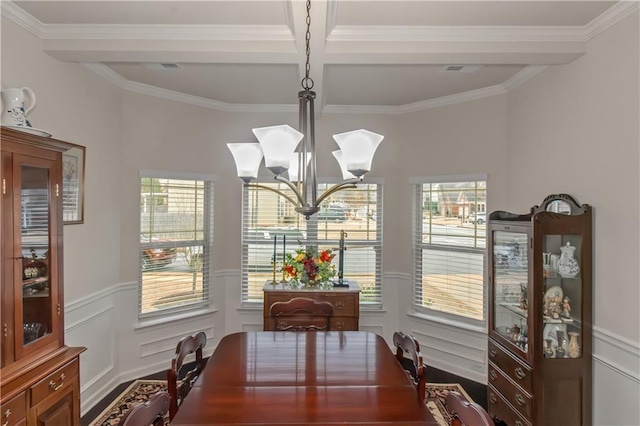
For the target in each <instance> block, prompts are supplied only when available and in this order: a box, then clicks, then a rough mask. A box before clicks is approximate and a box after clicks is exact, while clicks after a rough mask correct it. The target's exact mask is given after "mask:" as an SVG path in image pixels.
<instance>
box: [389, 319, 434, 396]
mask: <svg viewBox="0 0 640 426" xmlns="http://www.w3.org/2000/svg"><path fill="white" fill-rule="evenodd" d="M393 344H394V346H395V347H396V359H397V360H398V362H399V363H400V365H402V368H403V369H404V370H405V371H406V373H407V376H409V378H410V379H411V381H413V383H414V384H415V385H416V388H417V389H418V398H419V399H420V400H421V401H424V400H425V394H426V381H427V366H426V365H424V363H423V361H422V353H421V352H420V344H419V343H418V341H417V340H416V339H415V338H414V337H413V336H411V335H410V334H405V333H403V332H401V331H396V332H395V333H393ZM405 353H407V354H409V356H410V358H407V357H406V356H405Z"/></svg>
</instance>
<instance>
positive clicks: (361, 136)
mask: <svg viewBox="0 0 640 426" xmlns="http://www.w3.org/2000/svg"><path fill="white" fill-rule="evenodd" d="M333 139H335V141H336V143H337V144H338V146H339V147H340V150H341V151H342V163H344V165H345V168H346V169H347V170H348V171H349V172H351V173H353V174H354V175H355V176H357V177H361V176H362V175H364V174H365V173H367V172H368V171H369V170H371V161H372V160H373V154H375V152H376V149H377V148H378V145H380V142H382V139H384V136H382V135H379V134H377V133H373V132H370V131H368V130H364V129H360V130H353V131H351V132H346V133H340V134H337V135H333Z"/></svg>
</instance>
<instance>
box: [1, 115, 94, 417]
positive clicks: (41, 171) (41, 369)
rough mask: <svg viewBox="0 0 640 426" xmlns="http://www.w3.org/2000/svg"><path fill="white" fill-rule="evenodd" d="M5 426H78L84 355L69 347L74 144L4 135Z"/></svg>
mask: <svg viewBox="0 0 640 426" xmlns="http://www.w3.org/2000/svg"><path fill="white" fill-rule="evenodd" d="M0 136H1V139H0V144H1V145H0V151H1V154H2V157H1V158H2V163H1V172H2V174H1V180H0V182H1V185H2V187H1V189H2V192H1V209H0V224H1V229H2V238H1V240H2V243H1V245H0V254H1V267H2V269H1V273H0V274H1V275H0V278H1V280H2V281H1V282H2V288H1V303H2V305H1V306H2V311H1V313H0V317H1V321H2V322H1V324H2V328H1V334H0V338H1V341H2V349H1V350H0V424H1V425H3V426H5V425H6V426H12V425H27V426H32V425H39V426H45V425H46V426H58V425H60V426H75V425H80V382H79V355H80V353H81V352H82V351H83V350H84V348H71V347H67V346H66V345H65V343H64V298H63V294H64V286H63V283H64V280H63V271H62V265H63V262H62V245H63V244H62V153H63V152H64V151H65V150H67V149H69V148H70V147H71V145H69V144H67V143H65V142H62V141H58V140H55V139H51V138H44V137H41V136H38V135H32V134H29V133H25V132H21V131H16V130H12V129H7V128H5V127H2V130H1V133H0Z"/></svg>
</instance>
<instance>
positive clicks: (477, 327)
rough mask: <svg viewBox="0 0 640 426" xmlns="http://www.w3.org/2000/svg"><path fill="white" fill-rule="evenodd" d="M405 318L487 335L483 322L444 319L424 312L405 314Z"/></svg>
mask: <svg viewBox="0 0 640 426" xmlns="http://www.w3.org/2000/svg"><path fill="white" fill-rule="evenodd" d="M407 316H409V317H412V318H415V319H417V320H421V321H429V322H435V323H438V324H442V325H446V326H449V327H455V328H459V329H462V330H467V331H471V332H474V333H487V326H486V324H485V322H484V321H474V320H469V321H465V320H461V319H454V318H449V317H445V316H442V315H434V314H428V313H426V312H419V311H413V312H409V313H407Z"/></svg>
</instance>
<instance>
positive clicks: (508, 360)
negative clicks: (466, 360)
mask: <svg viewBox="0 0 640 426" xmlns="http://www.w3.org/2000/svg"><path fill="white" fill-rule="evenodd" d="M489 361H490V362H492V363H493V365H494V366H496V367H497V368H498V369H499V370H502V372H503V373H504V374H505V375H506V376H507V377H509V378H510V379H511V380H513V382H514V383H516V384H517V385H518V386H520V387H521V388H522V389H524V390H525V391H526V392H528V393H529V394H531V395H532V394H533V391H532V389H533V377H532V376H533V375H532V374H531V373H532V372H531V369H530V368H529V367H528V366H527V365H525V364H523V363H521V362H520V361H519V360H517V359H515V358H514V357H513V356H512V355H511V354H509V353H508V352H506V351H505V350H503V349H502V348H501V347H500V346H499V345H498V344H496V343H495V342H493V341H492V340H489Z"/></svg>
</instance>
